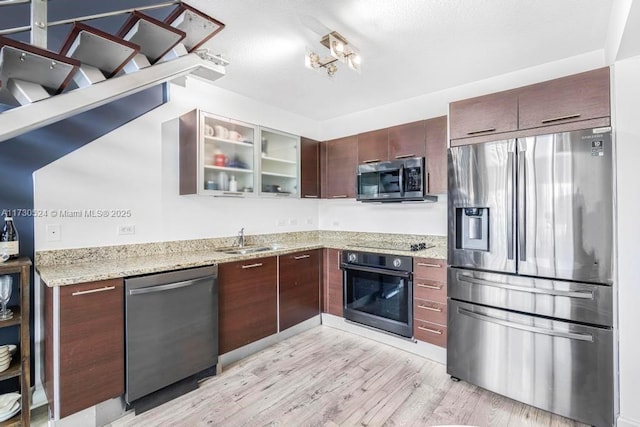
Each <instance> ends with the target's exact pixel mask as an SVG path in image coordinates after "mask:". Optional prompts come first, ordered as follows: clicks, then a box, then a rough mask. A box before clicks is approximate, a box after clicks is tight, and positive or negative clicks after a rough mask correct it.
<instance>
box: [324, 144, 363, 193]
mask: <svg viewBox="0 0 640 427" xmlns="http://www.w3.org/2000/svg"><path fill="white" fill-rule="evenodd" d="M325 144H326V160H325V162H326V164H325V174H324V179H325V180H326V191H325V192H324V197H326V198H328V199H345V198H355V197H356V171H357V165H358V137H357V136H356V135H353V136H347V137H344V138H337V139H332V140H330V141H326V143H325Z"/></svg>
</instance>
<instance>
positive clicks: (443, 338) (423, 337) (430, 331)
mask: <svg viewBox="0 0 640 427" xmlns="http://www.w3.org/2000/svg"><path fill="white" fill-rule="evenodd" d="M413 336H414V337H415V339H417V340H419V341H424V342H428V343H430V344H434V345H437V346H440V347H445V348H446V347H447V327H446V326H443V325H438V324H437V323H431V322H423V321H421V320H417V319H416V320H414V321H413Z"/></svg>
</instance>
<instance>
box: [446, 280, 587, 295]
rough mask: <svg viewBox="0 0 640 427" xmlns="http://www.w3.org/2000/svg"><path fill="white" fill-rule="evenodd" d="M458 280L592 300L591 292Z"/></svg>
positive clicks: (512, 289)
mask: <svg viewBox="0 0 640 427" xmlns="http://www.w3.org/2000/svg"><path fill="white" fill-rule="evenodd" d="M458 280H459V281H460V282H466V283H470V284H472V285H482V286H491V287H493V288H500V289H508V290H510V291H520V292H529V293H532V294H543V295H551V296H554V297H567V298H582V299H591V300H592V299H593V292H591V291H555V290H552V289H540V288H530V287H527V286H518V285H511V284H507V283H499V282H492V281H490V280H483V279H477V278H475V277H472V276H467V275H466V274H458Z"/></svg>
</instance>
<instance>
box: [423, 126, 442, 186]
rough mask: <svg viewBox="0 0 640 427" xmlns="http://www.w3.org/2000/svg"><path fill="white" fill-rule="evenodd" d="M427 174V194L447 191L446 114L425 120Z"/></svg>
mask: <svg viewBox="0 0 640 427" xmlns="http://www.w3.org/2000/svg"><path fill="white" fill-rule="evenodd" d="M425 129H426V140H427V144H426V147H427V152H426V157H427V174H428V175H427V176H428V188H427V193H429V194H444V193H446V192H447V116H442V117H436V118H433V119H429V120H427V121H426V125H425Z"/></svg>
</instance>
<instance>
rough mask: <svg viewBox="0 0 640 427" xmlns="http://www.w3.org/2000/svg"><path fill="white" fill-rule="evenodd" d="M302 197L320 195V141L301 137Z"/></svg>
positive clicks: (316, 196)
mask: <svg viewBox="0 0 640 427" xmlns="http://www.w3.org/2000/svg"><path fill="white" fill-rule="evenodd" d="M300 197H302V198H307V199H317V198H319V197H320V143H319V142H318V141H314V140H313V139H309V138H305V137H302V138H300Z"/></svg>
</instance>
